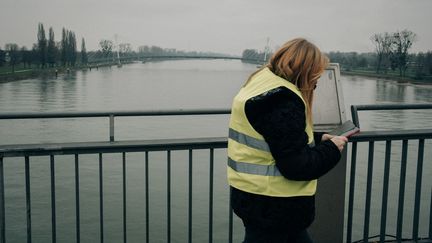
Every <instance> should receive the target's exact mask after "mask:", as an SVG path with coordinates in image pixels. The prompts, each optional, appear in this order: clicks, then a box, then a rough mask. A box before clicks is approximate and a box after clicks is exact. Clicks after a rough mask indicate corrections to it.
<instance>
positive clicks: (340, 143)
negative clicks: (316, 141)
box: [323, 135, 348, 152]
mask: <svg viewBox="0 0 432 243" xmlns="http://www.w3.org/2000/svg"><path fill="white" fill-rule="evenodd" d="M330 136H331V135H330ZM323 138H324V136H323ZM330 141H332V142H333V143H334V144H335V145H336V146H337V147H338V149H339V151H340V152H342V150H343V149H344V146H345V144H346V143H347V142H348V138H346V137H344V136H333V137H332V138H331V139H330Z"/></svg>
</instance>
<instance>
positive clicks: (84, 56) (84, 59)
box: [81, 38, 88, 64]
mask: <svg viewBox="0 0 432 243" xmlns="http://www.w3.org/2000/svg"><path fill="white" fill-rule="evenodd" d="M87 63H88V56H87V50H86V46H85V41H84V38H82V39H81V64H87Z"/></svg>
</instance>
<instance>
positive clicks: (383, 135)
mask: <svg viewBox="0 0 432 243" xmlns="http://www.w3.org/2000/svg"><path fill="white" fill-rule="evenodd" d="M386 107H387V106H385V107H384V109H386ZM398 107H400V106H397V107H395V106H393V108H395V109H401V108H398ZM367 108H368V107H367V106H354V107H353V116H354V117H355V116H357V111H358V110H367ZM373 108H374V109H378V107H375V106H373ZM387 108H388V107H387ZM408 108H409V107H408ZM422 108H423V109H430V107H429V106H426V107H425V106H422ZM229 112H230V111H229V110H224V109H220V110H187V111H145V112H142V111H132V112H87V113H85V112H84V113H73V112H72V113H4V114H0V120H1V119H42V118H70V117H106V118H107V119H109V121H110V122H109V127H108V128H107V131H109V140H108V141H105V142H79V143H60V144H59V143H56V144H29V145H1V146H0V212H1V214H0V215H1V216H0V242H1V243H3V242H7V240H8V239H7V237H6V228H7V225H8V224H7V218H6V215H7V214H6V212H5V197H6V198H7V195H5V182H4V178H5V175H4V168H5V167H4V165H5V163H9V162H11V163H16V162H15V161H13V162H12V161H9V160H8V159H9V158H23V159H24V180H25V186H24V190H25V201H26V203H25V212H26V213H25V214H26V239H27V242H31V240H32V200H31V185H32V184H31V176H30V175H31V173H30V172H31V171H30V169H31V162H32V161H33V160H34V158H35V157H40V156H43V157H44V158H45V157H46V158H49V168H47V170H49V171H50V174H49V175H50V178H49V180H50V187H49V188H47V189H48V190H49V191H50V192H49V194H50V198H49V199H50V204H47V205H50V206H49V207H50V209H49V211H50V212H51V241H52V242H56V240H57V221H56V220H57V217H56V215H57V213H58V209H57V207H56V206H57V205H56V204H57V203H56V188H57V187H56V181H57V180H56V169H55V166H56V164H57V163H56V161H57V158H61V157H62V156H68V155H69V156H70V155H72V156H73V161H71V163H73V165H74V180H75V183H74V188H73V191H74V192H75V219H76V224H75V225H74V227H75V233H76V242H80V238H81V237H82V234H81V231H82V230H81V223H82V222H81V221H80V217H81V216H82V213H81V212H80V210H81V209H80V202H81V201H82V197H81V196H80V192H81V191H82V189H83V188H81V189H80V179H81V180H82V179H83V178H82V177H81V176H80V165H81V162H80V160H81V157H82V156H84V155H86V154H94V155H97V160H98V169H97V173H96V174H95V176H96V177H97V179H98V194H99V195H98V202H99V222H98V223H99V240H100V242H104V235H106V234H107V232H106V230H104V229H105V228H106V227H107V226H106V221H105V220H104V215H105V214H106V212H104V202H105V200H104V196H106V193H107V192H106V191H105V190H104V173H103V172H104V170H103V168H104V167H103V166H104V158H105V157H106V156H107V155H108V154H119V155H121V171H122V172H121V181H122V183H121V184H122V185H121V187H122V200H121V202H122V217H121V219H119V220H120V221H121V224H122V230H123V236H122V238H123V242H127V241H128V239H129V238H128V234H127V232H128V218H127V215H130V214H127V212H128V211H127V202H128V198H129V197H128V196H127V195H126V192H127V186H126V185H127V183H126V181H127V178H128V177H127V175H126V171H127V164H128V160H127V157H128V156H129V154H131V153H138V154H142V161H143V163H144V175H143V177H144V180H145V183H144V185H143V187H144V191H145V197H144V201H145V202H143V204H144V206H145V219H144V220H145V223H144V224H143V227H144V228H143V231H145V240H146V242H151V237H150V235H151V232H150V231H151V230H150V228H151V225H152V222H155V221H161V220H162V221H163V220H165V224H166V226H165V229H166V236H165V239H166V241H167V242H170V241H171V238H172V227H173V223H172V222H173V216H172V208H173V206H174V205H173V204H172V199H173V198H172V195H173V194H172V186H173V181H172V173H173V170H172V166H173V163H172V159H171V157H172V153H173V152H174V151H184V152H186V153H187V192H186V194H187V209H186V211H187V217H186V218H184V219H183V221H184V222H186V220H187V222H188V223H187V241H188V242H192V241H194V240H196V238H195V236H196V233H195V234H194V232H193V229H194V228H196V226H194V224H193V219H194V217H193V216H192V214H193V212H194V207H193V206H194V205H195V204H197V201H196V200H194V197H195V196H196V194H194V193H193V192H194V188H193V186H192V185H194V183H193V182H194V180H195V179H194V178H196V176H199V174H196V173H194V167H196V166H199V165H200V164H198V163H197V162H196V161H195V159H194V158H195V157H194V154H195V153H196V152H197V151H207V152H208V154H207V156H208V157H207V158H208V160H207V159H206V160H207V162H205V163H208V172H207V173H208V198H207V199H206V200H208V225H207V226H208V235H207V237H205V238H207V239H208V242H213V241H214V240H215V235H214V209H215V208H214V205H215V201H214V188H215V186H218V185H217V184H215V182H214V179H215V171H214V167H215V166H216V165H217V163H216V164H215V157H214V156H215V151H220V152H221V154H225V151H224V149H225V148H226V146H227V138H226V137H219V138H199V139H162V140H142V141H115V137H114V135H115V130H114V127H115V126H114V120H115V117H119V116H177V115H199V114H203V115H204V114H205V115H219V114H229ZM357 117H358V116H357ZM353 120H354V121H356V119H355V118H354V119H353ZM357 121H358V120H357ZM357 124H358V122H357ZM431 138H432V129H417V130H406V131H362V132H361V133H360V134H358V135H355V136H353V137H351V138H350V142H351V144H350V145H351V146H350V147H351V162H350V163H351V167H350V171H349V172H350V173H349V181H350V183H349V196H348V213H347V220H346V225H347V227H346V240H347V242H352V241H353V240H352V236H353V230H357V231H361V234H362V235H363V239H362V240H363V241H364V242H368V241H369V240H370V239H371V238H374V236H372V237H371V236H370V233H371V232H372V231H373V230H376V229H375V228H374V226H373V225H372V224H371V222H370V221H371V220H370V219H371V207H372V206H374V205H372V199H373V198H374V197H373V193H372V192H373V191H372V188H373V185H374V184H373V183H374V180H373V175H375V174H374V173H373V171H374V166H377V163H379V162H380V161H377V160H374V158H375V155H376V154H378V153H379V152H380V151H378V152H377V153H376V151H377V148H378V147H379V145H377V144H379V143H380V142H385V152H384V156H385V161H384V170H383V171H384V174H383V185H382V191H381V190H378V191H379V193H380V195H382V202H381V224H380V232H379V234H378V237H380V240H381V241H382V242H383V241H384V240H387V239H388V238H389V237H386V235H388V232H389V231H390V230H389V229H388V228H389V227H387V225H388V216H387V215H389V214H390V213H391V212H392V211H394V210H393V209H392V208H390V207H389V205H388V204H389V202H388V200H389V184H390V183H391V180H390V174H389V170H390V169H389V168H390V167H391V166H392V164H394V163H392V160H391V157H392V144H394V143H398V142H399V141H401V142H402V148H401V154H402V155H401V161H400V180H399V192H398V195H397V198H398V206H397V210H396V212H395V214H396V215H397V226H396V233H395V235H396V236H395V238H396V239H397V240H402V239H404V238H406V237H403V236H404V235H406V234H404V231H406V230H407V226H406V224H404V202H406V200H407V198H406V193H405V187H406V184H407V180H406V179H407V177H406V168H407V164H408V160H407V153H408V144H409V143H412V142H411V141H418V159H417V162H416V166H417V167H416V168H417V173H416V186H415V198H414V213H413V219H412V222H413V225H412V227H411V228H412V235H411V236H412V237H410V238H412V239H422V238H429V239H432V226H431V225H432V216H431V215H430V214H431V211H430V209H431V208H432V205H430V203H431V202H432V199H431V198H430V195H425V194H421V192H422V181H424V180H423V178H425V177H424V176H423V174H424V171H423V167H424V159H423V157H424V152H425V151H428V149H427V148H425V146H427V142H428V141H430V139H431ZM364 143H367V144H368V149H367V153H366V154H367V155H368V156H367V159H363V158H362V154H361V153H360V154H359V147H360V145H361V144H364ZM375 145H377V146H375ZM161 151H162V152H163V153H165V154H166V160H165V163H164V164H165V166H166V175H165V176H166V183H165V184H162V185H157V187H163V186H165V187H166V202H165V204H166V210H165V212H166V218H165V219H160V218H158V219H155V221H152V218H151V217H150V210H151V207H150V204H149V200H151V197H150V194H149V191H150V188H149V187H150V182H149V175H151V174H152V173H153V172H152V171H151V170H150V168H149V164H150V159H149V155H151V153H153V152H161ZM394 152H395V150H393V153H394ZM201 160H202V159H200V161H201ZM426 162H429V163H430V161H426ZM224 165H225V164H223V165H222V167H224ZM359 166H366V170H367V173H366V177H367V179H366V181H365V182H363V184H362V186H363V185H365V186H366V190H365V192H364V193H365V194H366V195H365V196H364V197H365V201H364V207H362V206H356V204H359V202H360V201H361V200H360V199H356V196H357V195H359V193H360V194H361V193H362V191H363V189H364V188H363V187H359V186H357V187H356V183H358V181H359V180H362V179H363V178H360V179H359V173H358V172H359V171H358V167H359ZM221 173H223V171H222V172H221ZM356 178H357V180H356ZM223 183H224V185H223V187H224V188H225V189H226V188H227V187H226V184H225V183H226V181H224V182H223ZM219 186H220V185H219ZM375 186H376V185H375ZM423 189H424V188H423ZM329 190H330V189H329ZM7 191H8V192H9V191H10V190H7ZM390 196H392V195H390ZM425 197H428V198H425ZM421 201H423V204H424V203H425V202H426V203H429V205H428V207H427V208H428V209H429V211H421V206H420V202H421ZM217 202H219V203H220V202H223V203H224V204H227V203H228V200H217ZM317 203H319V202H317ZM375 206H376V205H375ZM355 210H357V211H361V212H362V211H364V218H363V227H362V229H359V228H358V227H353V222H356V221H358V219H357V218H356V216H358V215H359V214H358V213H357V214H356V213H355ZM227 211H228V212H227V214H228V215H227V216H226V217H223V218H224V220H223V221H222V222H221V223H220V224H221V225H226V231H227V232H226V234H225V233H223V235H225V236H223V238H224V239H225V240H223V241H228V242H232V241H233V236H236V235H237V237H238V232H237V234H236V233H235V230H234V229H235V226H234V225H233V215H232V212H231V210H227ZM420 215H428V216H429V225H428V232H427V235H425V234H424V232H423V235H421V234H420V233H419V230H418V229H419V217H420ZM372 216H374V215H372ZM104 222H105V225H104ZM424 227H425V226H424ZM48 229H49V227H48ZM340 230H341V231H342V230H343V229H340ZM33 233H34V232H33ZM218 234H219V235H220V232H218ZM33 235H34V234H33ZM8 236H10V235H8ZM218 237H219V236H218ZM200 239H201V240H202V239H203V238H202V237H201V238H200ZM218 239H219V240H220V238H218ZM316 240H317V242H319V239H316Z"/></svg>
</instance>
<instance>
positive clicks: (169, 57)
mask: <svg viewBox="0 0 432 243" xmlns="http://www.w3.org/2000/svg"><path fill="white" fill-rule="evenodd" d="M90 59H91V60H89V62H90V63H101V62H117V58H113V57H109V58H90ZM177 59H179V60H180V59H224V60H241V61H245V62H251V63H257V64H262V63H263V62H262V61H261V60H258V59H256V58H243V57H240V56H217V55H196V56H194V55H133V56H126V57H125V56H123V57H121V56H120V62H127V61H136V60H140V61H152V60H177Z"/></svg>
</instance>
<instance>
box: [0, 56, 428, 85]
mask: <svg viewBox="0 0 432 243" xmlns="http://www.w3.org/2000/svg"><path fill="white" fill-rule="evenodd" d="M130 63H132V62H127V63H122V64H130ZM116 65H117V63H98V64H90V65H87V66H77V67H70V68H67V67H54V68H46V69H40V68H34V69H28V70H18V71H16V72H14V73H0V83H7V82H13V81H19V80H24V79H29V78H36V77H43V76H50V77H55V76H56V70H57V75H58V74H62V73H67V72H69V71H77V70H91V69H98V68H99V67H110V66H116ZM341 75H347V76H361V77H370V78H379V79H385V80H393V81H397V82H400V83H412V84H421V85H432V79H426V80H417V79H413V78H411V77H400V76H395V75H388V74H383V73H378V74H377V73H373V72H367V71H342V70H341Z"/></svg>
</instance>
